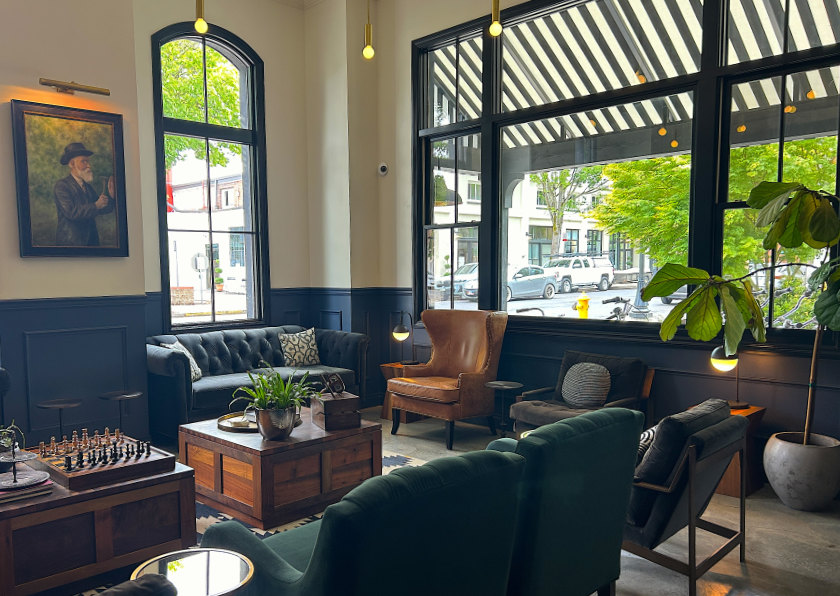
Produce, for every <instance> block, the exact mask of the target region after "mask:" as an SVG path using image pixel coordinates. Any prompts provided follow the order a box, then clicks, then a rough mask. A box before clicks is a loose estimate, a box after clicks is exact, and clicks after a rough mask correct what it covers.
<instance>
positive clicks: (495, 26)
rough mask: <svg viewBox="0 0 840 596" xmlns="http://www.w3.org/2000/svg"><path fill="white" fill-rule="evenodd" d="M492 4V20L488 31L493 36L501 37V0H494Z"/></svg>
mask: <svg viewBox="0 0 840 596" xmlns="http://www.w3.org/2000/svg"><path fill="white" fill-rule="evenodd" d="M491 6H492V7H491V9H490V20H491V21H492V22H491V23H490V28H489V29H488V32H489V33H490V35H492V36H493V37H499V36H500V35H501V34H502V21H501V19H500V18H499V0H493V3H492V5H491Z"/></svg>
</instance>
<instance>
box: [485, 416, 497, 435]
mask: <svg viewBox="0 0 840 596" xmlns="http://www.w3.org/2000/svg"><path fill="white" fill-rule="evenodd" d="M487 426H489V427H490V434H491V435H493V436H494V437H495V436H496V418H495V417H493V416H488V417H487Z"/></svg>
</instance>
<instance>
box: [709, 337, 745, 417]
mask: <svg viewBox="0 0 840 596" xmlns="http://www.w3.org/2000/svg"><path fill="white" fill-rule="evenodd" d="M711 362H712V366H713V367H714V368H715V370H719V371H721V372H729V371H730V370H732V369H733V368H734V369H735V401H732V400H728V401H729V407H730V408H732V409H733V410H743V409H744V408H749V407H750V404H748V403H747V402H745V401H740V400H739V399H738V398H739V388H740V384H741V369H740V368H738V354H732V355H731V356H727V354H726V350H725V349H724V347H723V346H718V347H716V348H715V349H714V350H712V356H711Z"/></svg>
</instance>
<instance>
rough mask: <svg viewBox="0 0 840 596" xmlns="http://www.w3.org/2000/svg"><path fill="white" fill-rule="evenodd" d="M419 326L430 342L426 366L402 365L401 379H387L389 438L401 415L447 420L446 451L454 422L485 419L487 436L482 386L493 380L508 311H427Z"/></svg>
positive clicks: (490, 397) (487, 397)
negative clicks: (389, 396) (430, 354)
mask: <svg viewBox="0 0 840 596" xmlns="http://www.w3.org/2000/svg"><path fill="white" fill-rule="evenodd" d="M421 316H422V319H423V323H424V324H425V326H426V331H427V332H428V333H429V338H430V339H431V342H432V356H431V358H430V359H429V362H427V363H426V364H418V365H416V366H406V367H405V368H404V369H403V371H404V372H403V376H402V377H397V378H395V379H389V380H388V391H390V392H391V406H392V414H393V416H392V420H393V423H392V427H391V434H392V435H395V434H397V429H399V427H400V413H401V411H402V410H406V411H408V412H415V413H417V414H422V415H424V416H431V417H432V418H442V419H444V420H446V448H447V449H452V440H453V433H454V430H455V421H456V420H463V419H464V418H474V417H478V416H487V423H488V425H489V426H490V432H491V433H492V434H494V435H495V434H496V426H495V422H494V420H493V413H494V393H493V390H492V389H488V388H487V387H485V386H484V385H485V383H487V382H488V381H494V380H496V370H497V369H498V366H499V354H500V352H501V350H502V338H503V337H504V334H505V327H506V326H507V317H508V316H507V313H506V312H493V311H487V310H479V311H474V310H472V311H470V310H426V311H423V313H422V315H421Z"/></svg>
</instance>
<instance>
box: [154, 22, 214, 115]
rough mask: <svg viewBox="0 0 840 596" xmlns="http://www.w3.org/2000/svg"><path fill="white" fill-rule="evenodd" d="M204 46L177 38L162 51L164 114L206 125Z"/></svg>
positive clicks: (187, 39)
mask: <svg viewBox="0 0 840 596" xmlns="http://www.w3.org/2000/svg"><path fill="white" fill-rule="evenodd" d="M203 60H204V59H203V57H202V43H201V41H199V40H196V39H189V38H185V39H176V40H174V41H170V42H169V43H167V44H164V45H163V46H161V48H160V74H161V77H160V80H161V87H162V92H163V115H164V116H166V117H168V118H178V119H180V120H190V121H193V122H204V121H205V120H204V70H203V69H204V65H203V64H204V62H203Z"/></svg>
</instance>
